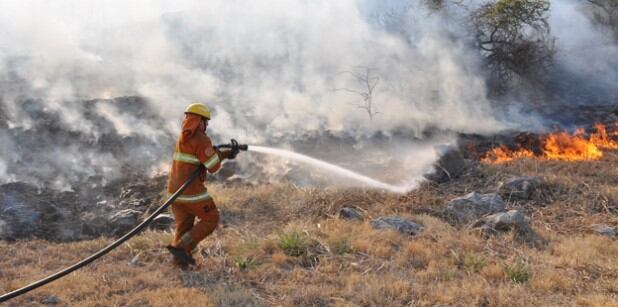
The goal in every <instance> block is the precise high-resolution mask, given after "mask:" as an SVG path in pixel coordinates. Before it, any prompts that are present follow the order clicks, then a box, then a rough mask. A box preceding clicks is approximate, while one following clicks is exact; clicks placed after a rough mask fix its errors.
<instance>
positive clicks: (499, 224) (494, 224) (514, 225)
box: [474, 210, 530, 231]
mask: <svg viewBox="0 0 618 307" xmlns="http://www.w3.org/2000/svg"><path fill="white" fill-rule="evenodd" d="M480 226H487V227H490V228H492V229H495V230H499V231H507V230H510V229H526V228H529V227H530V219H529V218H527V217H526V216H525V215H523V214H522V213H521V212H519V211H517V210H509V211H508V212H500V213H496V214H492V215H489V216H486V217H484V218H482V219H481V220H480V221H478V222H477V223H475V225H474V227H480Z"/></svg>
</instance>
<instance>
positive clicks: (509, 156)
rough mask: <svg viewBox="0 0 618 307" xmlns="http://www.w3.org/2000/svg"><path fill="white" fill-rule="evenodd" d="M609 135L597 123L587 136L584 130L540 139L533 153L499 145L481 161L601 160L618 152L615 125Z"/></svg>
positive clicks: (603, 127) (523, 149)
mask: <svg viewBox="0 0 618 307" xmlns="http://www.w3.org/2000/svg"><path fill="white" fill-rule="evenodd" d="M613 126H614V128H612V130H613V131H612V132H609V133H608V132H607V129H606V127H605V125H603V124H601V123H597V124H595V125H594V129H595V131H594V132H592V133H590V134H589V135H588V136H587V135H586V132H585V131H584V129H577V130H575V132H573V133H572V134H571V133H568V132H566V131H556V132H552V133H549V134H547V135H544V136H541V137H540V146H539V148H538V149H537V150H535V149H534V148H527V147H524V146H520V147H518V148H516V149H510V148H509V147H507V146H504V145H501V146H499V147H496V148H493V149H491V150H490V151H488V152H487V153H486V154H485V156H484V157H483V158H482V159H481V161H482V162H485V163H504V162H508V161H512V160H516V159H522V158H529V159H540V160H562V161H589V160H599V159H601V158H602V157H603V150H607V149H610V150H611V149H614V150H615V149H618V123H615V124H614V125H613Z"/></svg>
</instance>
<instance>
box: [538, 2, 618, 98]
mask: <svg viewBox="0 0 618 307" xmlns="http://www.w3.org/2000/svg"><path fill="white" fill-rule="evenodd" d="M586 4H587V2H582V1H573V0H560V1H554V2H552V14H551V18H550V19H549V22H550V25H551V29H552V34H553V35H555V36H556V38H557V40H558V43H559V44H558V52H557V55H556V61H557V64H558V65H560V66H561V67H564V68H565V69H566V71H567V72H568V73H569V74H571V75H574V76H578V77H580V79H579V80H578V81H579V82H585V83H589V84H592V85H593V86H594V87H595V88H594V89H590V88H587V89H588V90H589V91H594V90H599V89H601V90H606V91H607V93H608V94H609V95H610V97H609V99H608V97H604V98H605V100H608V101H605V103H608V102H609V103H616V100H617V99H618V82H617V80H618V45H617V44H618V42H616V41H614V40H613V38H612V37H611V35H604V33H603V31H599V30H598V29H596V28H595V26H594V25H593V24H592V22H591V20H590V18H589V17H588V16H586V15H585V12H586V7H585V5H586ZM588 5H590V4H588ZM584 103H585V102H584Z"/></svg>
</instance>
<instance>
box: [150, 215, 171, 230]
mask: <svg viewBox="0 0 618 307" xmlns="http://www.w3.org/2000/svg"><path fill="white" fill-rule="evenodd" d="M173 224H174V217H172V216H171V215H169V214H159V216H157V217H155V218H154V220H152V222H151V223H150V225H149V227H150V228H151V229H156V230H168V229H169V228H170V227H171V226H172V225H173Z"/></svg>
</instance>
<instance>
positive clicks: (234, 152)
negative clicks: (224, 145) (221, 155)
mask: <svg viewBox="0 0 618 307" xmlns="http://www.w3.org/2000/svg"><path fill="white" fill-rule="evenodd" d="M238 152H239V150H238V148H233V149H230V151H229V153H228V156H227V158H228V159H229V160H234V159H235V158H236V156H237V155H238Z"/></svg>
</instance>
